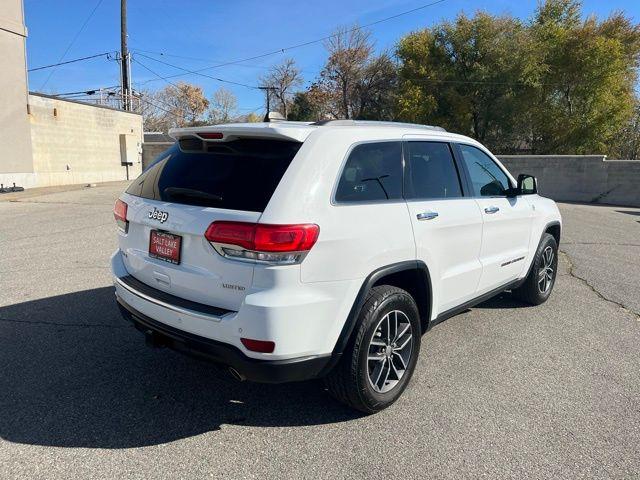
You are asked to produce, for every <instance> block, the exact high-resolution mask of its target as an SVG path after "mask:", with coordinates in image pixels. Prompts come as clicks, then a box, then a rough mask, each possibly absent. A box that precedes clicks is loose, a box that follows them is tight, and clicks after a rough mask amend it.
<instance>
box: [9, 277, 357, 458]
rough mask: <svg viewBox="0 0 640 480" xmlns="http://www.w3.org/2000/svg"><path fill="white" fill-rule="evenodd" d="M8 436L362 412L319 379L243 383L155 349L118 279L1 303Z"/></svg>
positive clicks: (187, 427) (59, 438)
mask: <svg viewBox="0 0 640 480" xmlns="http://www.w3.org/2000/svg"><path fill="white" fill-rule="evenodd" d="M0 365H1V367H0V369H1V370H2V375H1V376H0V406H1V408H2V415H0V437H2V438H3V439H5V440H7V441H10V442H16V443H25V444H34V445H48V446H58V447H87V448H130V447H142V446H148V445H157V444H162V443H166V442H171V441H173V440H177V439H181V438H186V437H191V436H194V435H198V434H201V433H204V432H208V431H212V430H217V429H219V428H220V426H221V425H222V424H238V425H255V426H267V427H270V426H297V425H316V424H325V423H334V422H342V421H348V420H352V419H354V418H358V417H359V416H360V415H359V414H358V413H356V412H354V411H352V410H350V409H348V408H347V407H344V406H342V405H341V404H339V403H337V402H335V401H334V400H333V399H331V398H330V397H329V396H328V395H326V394H324V393H323V391H322V388H321V386H320V385H319V382H302V383H295V384H285V385H262V384H254V383H249V382H242V383H241V382H238V381H236V380H233V379H232V378H230V377H228V376H227V374H226V373H225V372H223V371H221V370H220V369H218V368H216V367H215V366H213V365H211V364H209V363H206V362H201V361H199V360H195V359H191V358H187V357H185V356H182V355H180V354H178V353H175V352H172V351H171V350H168V349H161V350H154V349H150V348H148V347H146V346H145V344H144V339H143V337H142V335H141V334H140V333H138V332H137V331H136V330H135V329H134V328H133V327H132V326H131V325H129V324H128V323H126V322H125V320H123V319H122V318H121V317H120V313H119V312H118V309H117V307H116V304H115V299H114V293H113V288H112V287H105V288H97V289H93V290H86V291H81V292H76V293H70V294H67V295H61V296H57V297H51V298H44V299H41V300H34V301H29V302H25V303H20V304H16V305H10V306H6V307H0Z"/></svg>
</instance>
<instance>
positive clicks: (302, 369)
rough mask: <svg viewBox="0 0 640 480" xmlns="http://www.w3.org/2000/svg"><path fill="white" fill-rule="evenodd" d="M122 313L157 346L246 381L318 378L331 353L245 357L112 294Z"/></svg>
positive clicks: (237, 351) (226, 345)
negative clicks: (283, 357) (282, 357)
mask: <svg viewBox="0 0 640 480" xmlns="http://www.w3.org/2000/svg"><path fill="white" fill-rule="evenodd" d="M116 298H117V301H118V307H119V308H120V312H121V313H122V316H123V317H124V318H125V319H127V320H129V321H130V322H132V323H133V325H134V326H135V327H136V328H137V329H138V330H140V331H141V332H143V333H144V334H145V336H147V339H148V340H149V341H150V342H151V343H153V344H155V345H158V346H166V347H169V348H171V349H173V350H177V351H180V352H182V353H186V354H188V355H191V356H195V357H198V358H202V359H205V360H208V361H212V362H214V363H217V364H221V365H224V366H229V367H232V368H234V369H235V370H236V371H237V372H238V373H239V374H240V375H241V376H242V377H244V378H245V379H247V380H250V381H254V382H262V383H285V382H296V381H301V380H309V379H312V378H318V377H319V376H321V375H322V374H323V373H324V369H325V367H326V366H327V364H328V363H329V360H330V359H331V355H322V356H308V357H300V358H293V359H286V360H260V359H255V358H250V357H247V356H246V355H245V354H244V353H242V352H241V351H240V350H239V349H238V348H236V347H235V346H233V345H229V344H226V343H223V342H218V341H215V340H211V339H209V338H205V337H201V336H198V335H194V334H192V333H189V332H185V331H183V330H178V329H176V328H173V327H171V326H169V325H165V324H163V323H160V322H157V321H155V320H153V319H152V318H149V317H147V316H146V315H144V314H142V313H141V312H138V311H137V310H135V309H134V308H133V307H131V306H130V305H128V304H127V303H126V302H125V301H124V300H123V299H122V298H120V297H118V296H117V297H116Z"/></svg>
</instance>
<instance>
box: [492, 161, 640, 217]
mask: <svg viewBox="0 0 640 480" xmlns="http://www.w3.org/2000/svg"><path fill="white" fill-rule="evenodd" d="M498 158H499V159H500V161H501V162H502V163H503V164H504V165H505V167H507V169H509V171H510V172H511V174H512V175H513V176H514V177H517V176H518V175H519V174H521V173H528V174H530V175H535V176H536V177H537V179H538V190H539V191H540V194H541V195H543V196H545V197H549V198H553V199H554V200H558V201H569V202H586V203H609V204H613V205H627V206H636V207H640V161H638V160H607V159H606V157H605V156H604V155H500V156H498Z"/></svg>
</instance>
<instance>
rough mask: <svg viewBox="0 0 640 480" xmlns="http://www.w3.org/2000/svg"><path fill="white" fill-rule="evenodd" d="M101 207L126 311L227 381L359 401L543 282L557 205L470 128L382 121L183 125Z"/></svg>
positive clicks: (377, 402)
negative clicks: (508, 297)
mask: <svg viewBox="0 0 640 480" xmlns="http://www.w3.org/2000/svg"><path fill="white" fill-rule="evenodd" d="M171 135H172V136H173V137H174V138H176V140H177V142H176V144H175V145H174V146H173V147H171V148H170V149H169V150H167V151H166V152H164V153H163V154H161V155H160V156H159V157H158V159H157V160H156V161H155V162H154V163H153V164H152V165H151V166H149V167H148V168H147V169H146V170H145V171H144V172H143V173H142V175H141V176H140V177H138V178H137V179H136V180H135V181H133V183H132V184H131V185H130V187H129V188H128V189H127V190H126V192H125V193H123V194H122V196H121V197H120V199H119V200H118V201H117V202H116V205H115V210H114V214H115V218H116V221H117V224H118V227H119V248H118V250H117V251H116V252H115V253H114V254H113V257H112V259H111V266H112V269H113V275H114V283H115V289H116V296H117V301H118V304H119V306H120V308H121V311H122V313H123V315H124V316H125V317H126V318H127V319H129V320H131V321H132V322H133V324H134V325H135V326H136V327H137V328H138V329H139V330H141V331H142V332H144V334H145V336H146V338H147V341H148V343H149V344H151V345H155V346H168V347H171V348H174V349H177V350H180V351H183V352H186V353H190V354H193V355H197V356H199V357H204V358H207V359H209V360H212V361H214V362H216V363H219V364H222V365H225V366H227V367H228V368H229V370H230V372H231V373H232V374H233V375H234V376H235V377H236V378H240V379H248V380H253V381H259V382H288V381H296V380H305V379H312V378H323V379H324V381H325V383H326V385H327V387H328V390H329V391H330V392H331V393H332V394H333V395H334V396H335V397H337V398H338V399H339V400H341V401H343V402H346V403H347V404H349V405H351V406H352V407H354V408H357V409H359V410H362V411H365V412H375V411H378V410H381V409H383V408H385V407H386V406H388V405H390V404H391V403H393V402H394V401H395V400H396V399H397V398H398V397H399V396H400V395H401V393H402V392H403V390H404V389H405V388H406V386H407V384H408V382H409V380H410V378H411V375H412V374H413V371H414V369H415V365H416V361H417V358H418V354H419V352H420V339H421V336H422V334H424V333H425V332H426V331H427V330H428V329H429V328H430V327H432V326H433V325H435V324H437V323H438V322H440V321H442V320H444V319H446V318H448V317H451V316H452V315H454V314H456V313H458V312H461V311H463V310H465V309H467V308H468V307H470V306H472V305H474V304H477V303H479V302H482V301H484V300H486V299H488V298H490V297H491V296H493V295H496V294H498V293H500V292H502V291H504V290H511V291H512V292H513V293H514V294H515V295H517V296H518V297H519V298H521V299H522V300H524V301H526V302H529V303H531V304H540V303H542V302H544V301H545V300H546V299H547V298H548V297H549V294H550V293H551V290H552V288H553V284H554V280H555V276H556V271H557V268H556V267H557V251H558V243H559V241H560V230H561V219H560V214H559V212H558V208H557V207H556V205H555V203H554V202H553V201H552V200H549V199H547V198H543V197H540V196H538V195H537V186H536V182H535V178H533V177H531V176H528V175H521V176H520V177H519V178H518V181H516V180H515V179H514V178H513V177H512V176H511V175H510V174H509V172H507V170H506V169H505V168H504V167H503V166H502V165H501V163H500V162H499V161H498V160H497V159H496V158H495V157H494V156H493V155H492V154H491V153H490V152H489V151H487V149H486V148H484V147H483V146H482V145H481V144H479V143H478V142H476V141H474V140H472V139H471V138H467V137H464V136H461V135H456V134H452V133H447V132H446V131H444V130H443V129H441V128H437V127H428V126H423V125H409V124H400V123H385V122H364V121H327V122H318V123H300V122H272V123H263V124H230V125H218V126H214V127H197V128H183V129H175V130H172V131H171Z"/></svg>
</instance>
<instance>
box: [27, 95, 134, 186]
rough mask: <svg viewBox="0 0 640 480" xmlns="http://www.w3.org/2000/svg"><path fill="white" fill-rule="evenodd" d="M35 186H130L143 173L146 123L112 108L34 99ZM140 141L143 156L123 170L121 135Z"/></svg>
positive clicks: (32, 135)
mask: <svg viewBox="0 0 640 480" xmlns="http://www.w3.org/2000/svg"><path fill="white" fill-rule="evenodd" d="M29 109H30V112H31V113H30V116H29V117H30V121H31V145H32V150H33V169H34V172H35V185H30V186H50V185H67V184H80V183H93V182H109V181H115V180H126V179H127V170H128V175H129V178H130V179H134V178H136V177H137V176H138V175H140V173H141V171H142V156H141V149H142V117H141V116H140V115H138V114H135V113H130V112H124V111H121V110H115V109H112V108H107V107H99V106H94V105H87V104H83V103H80V102H73V101H67V100H60V99H56V98H52V97H48V96H45V95H40V94H30V95H29ZM123 134H124V135H129V136H132V137H133V138H134V139H137V140H138V142H139V145H140V152H139V153H137V154H136V155H135V156H134V157H135V158H128V159H127V160H128V161H130V162H132V163H133V165H131V166H129V167H128V168H127V167H125V166H123V165H122V164H121V162H122V153H121V140H120V135H123Z"/></svg>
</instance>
